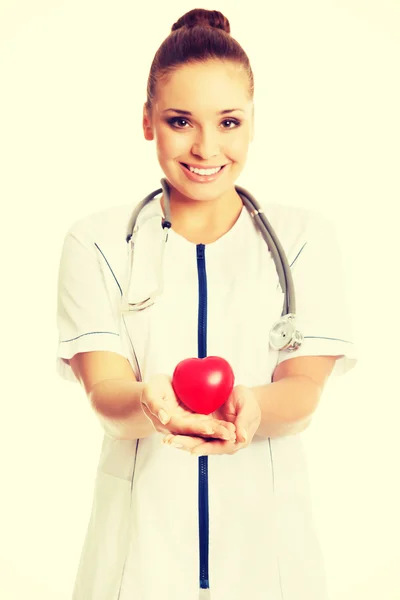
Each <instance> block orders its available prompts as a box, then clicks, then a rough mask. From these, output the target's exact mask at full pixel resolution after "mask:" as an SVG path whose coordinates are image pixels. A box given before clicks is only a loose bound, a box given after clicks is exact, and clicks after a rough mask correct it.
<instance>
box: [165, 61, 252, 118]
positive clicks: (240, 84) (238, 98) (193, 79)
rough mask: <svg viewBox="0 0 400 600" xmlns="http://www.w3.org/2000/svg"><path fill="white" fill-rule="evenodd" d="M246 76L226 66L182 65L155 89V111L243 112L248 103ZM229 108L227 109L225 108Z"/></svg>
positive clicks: (239, 70) (240, 71) (211, 63)
mask: <svg viewBox="0 0 400 600" xmlns="http://www.w3.org/2000/svg"><path fill="white" fill-rule="evenodd" d="M248 85H249V84H248V79H247V74H246V73H245V72H244V71H243V68H241V67H240V66H238V65H235V64H232V63H228V62H220V61H219V62H218V61H215V62H211V61H208V62H207V63H196V64H193V65H182V66H180V67H178V68H177V69H176V70H175V71H173V72H172V73H171V74H170V75H169V76H168V78H167V79H166V80H165V81H164V82H162V83H161V82H160V84H159V86H158V94H157V96H158V103H157V104H158V108H159V110H165V109H166V108H170V107H175V108H181V109H183V110H184V109H186V110H191V111H192V112H194V111H196V109H197V110H207V107H209V108H210V110H212V112H215V111H216V110H217V109H218V108H220V110H224V109H226V108H231V107H233V106H235V107H237V108H239V107H240V108H243V109H245V107H246V105H247V104H248V102H249V98H248ZM228 104H229V106H228Z"/></svg>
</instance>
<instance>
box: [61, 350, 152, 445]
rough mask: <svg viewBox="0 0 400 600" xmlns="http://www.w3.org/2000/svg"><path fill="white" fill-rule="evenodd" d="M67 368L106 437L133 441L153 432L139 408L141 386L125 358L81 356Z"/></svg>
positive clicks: (94, 354)
mask: <svg viewBox="0 0 400 600" xmlns="http://www.w3.org/2000/svg"><path fill="white" fill-rule="evenodd" d="M70 365H71V367H72V370H73V372H74V374H75V376H76V378H77V379H78V380H79V381H80V382H81V384H82V385H83V387H84V389H85V391H86V395H87V397H88V398H89V401H90V404H91V406H92V408H93V410H94V411H95V413H96V416H97V417H98V419H99V421H100V423H101V425H102V427H103V429H104V431H105V432H106V433H107V434H108V435H109V436H110V437H113V438H116V439H136V438H143V437H148V436H149V435H151V434H152V433H154V432H155V430H154V427H153V425H152V423H151V422H150V421H149V419H148V418H147V417H146V415H145V414H144V412H143V410H142V407H141V404H140V396H141V393H142V390H143V388H144V384H143V383H141V382H138V381H137V380H136V377H135V374H134V373H133V370H132V367H131V365H130V364H129V362H128V360H127V359H126V358H124V357H123V356H120V355H119V354H117V353H114V352H103V351H96V352H81V353H79V354H75V356H73V357H72V358H71V359H70Z"/></svg>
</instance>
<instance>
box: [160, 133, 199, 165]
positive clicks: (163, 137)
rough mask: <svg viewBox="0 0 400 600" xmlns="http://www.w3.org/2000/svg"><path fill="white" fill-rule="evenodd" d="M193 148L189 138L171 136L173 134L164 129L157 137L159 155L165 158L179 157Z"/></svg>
mask: <svg viewBox="0 0 400 600" xmlns="http://www.w3.org/2000/svg"><path fill="white" fill-rule="evenodd" d="M190 146H191V142H190V140H189V136H185V135H171V132H169V131H165V130H164V129H163V130H161V131H159V133H158V135H157V149H158V154H159V155H163V156H164V157H172V158H174V157H175V156H179V155H180V154H182V152H183V151H185V150H187V148H188V147H190Z"/></svg>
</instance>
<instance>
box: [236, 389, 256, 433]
mask: <svg viewBox="0 0 400 600" xmlns="http://www.w3.org/2000/svg"><path fill="white" fill-rule="evenodd" d="M236 397H237V409H236V410H237V413H236V414H237V417H236V422H235V425H236V439H237V441H238V442H239V443H247V441H248V439H249V430H251V429H252V426H253V424H254V421H255V420H256V417H257V414H256V411H255V398H254V395H253V393H252V391H251V390H250V389H249V388H248V387H246V386H238V387H237V388H236Z"/></svg>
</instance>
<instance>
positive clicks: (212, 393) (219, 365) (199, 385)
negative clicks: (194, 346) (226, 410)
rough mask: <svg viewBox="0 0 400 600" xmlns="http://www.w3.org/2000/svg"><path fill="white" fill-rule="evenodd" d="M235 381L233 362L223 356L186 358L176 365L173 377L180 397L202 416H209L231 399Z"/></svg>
mask: <svg viewBox="0 0 400 600" xmlns="http://www.w3.org/2000/svg"><path fill="white" fill-rule="evenodd" d="M234 383H235V376H234V374H233V371H232V368H231V366H230V364H229V363H228V361H226V360H225V359H224V358H221V357H220V356H207V357H206V358H186V359H185V360H182V361H181V362H180V363H178V364H177V366H176V367H175V370H174V374H173V376H172V387H173V389H174V392H175V394H176V395H177V397H178V398H179V400H180V401H181V402H183V404H185V405H186V406H187V407H188V408H190V410H192V411H193V412H196V413H200V414H203V415H209V414H210V413H212V412H213V411H214V410H217V409H218V408H219V407H220V406H222V404H224V403H225V402H226V401H227V400H228V398H229V396H230V394H231V392H232V389H233V385H234Z"/></svg>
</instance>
